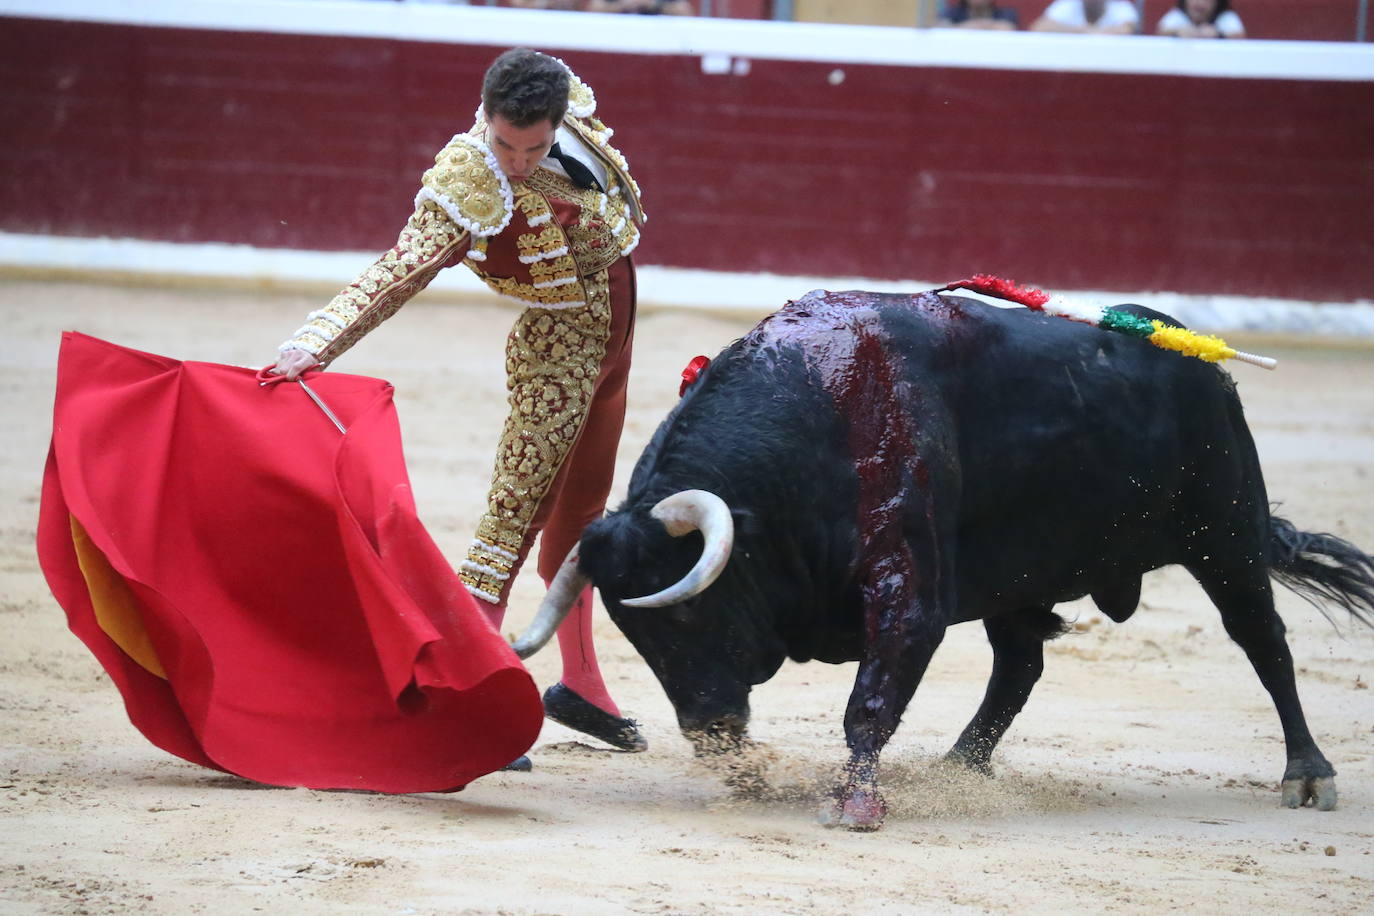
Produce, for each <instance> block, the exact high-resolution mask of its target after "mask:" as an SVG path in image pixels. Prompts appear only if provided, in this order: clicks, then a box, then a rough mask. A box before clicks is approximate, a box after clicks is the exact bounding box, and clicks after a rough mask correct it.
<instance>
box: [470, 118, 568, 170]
mask: <svg viewBox="0 0 1374 916" xmlns="http://www.w3.org/2000/svg"><path fill="white" fill-rule="evenodd" d="M557 130H558V125H557V124H555V123H553V122H552V121H538V122H536V123H534V124H531V125H530V126H529V127H516V126H515V125H514V124H512V123H511V122H510V121H507V120H506V119H505V118H504V117H502V116H501V115H499V114H496V115H492V116H491V118H490V120H488V122H487V145H488V146H490V147H491V151H492V152H493V153H495V154H496V162H497V164H498V165H500V166H501V171H503V172H505V173H506V177H507V178H509V179H510V180H511V181H524V180H525V179H526V178H529V177H530V175H531V174H532V173H533V172H534V170H535V169H536V168H538V167H539V160H541V159H543V158H544V157H545V156H547V155H548V154H549V147H550V146H553V141H554V133H555V131H557Z"/></svg>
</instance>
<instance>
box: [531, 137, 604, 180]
mask: <svg viewBox="0 0 1374 916" xmlns="http://www.w3.org/2000/svg"><path fill="white" fill-rule="evenodd" d="M554 140H556V141H557V143H558V148H559V150H561V151H562V153H563V155H565V156H572V157H573V158H574V159H576V160H577V161H578V162H580V163H582V164H583V165H585V166H586V167H587V168H589V169H591V170H592V174H593V175H595V176H596V180H597V181H598V182H600V183H601V187H602V189H603V190H604V189H606V188H609V187H610V184H608V183H607V181H606V178H607V176H606V166H605V164H604V163H602V161H601V157H599V156H597V155H596V154H594V153H593V152H592V151H591V150H589V149H587V144H585V143H583V142H582V138H581V137H579V136H578V135H577V134H575V133H574V132H572V131H571V130H568V128H566V127H564V126H563V125H562V124H560V125H558V131H557V132H556V133H555V134H554ZM539 165H540V167H542V168H546V169H548V170H549V171H550V172H557V173H558V174H560V175H562V176H563V177H564V178H570V177H571V176H570V175H568V170H567V169H565V168H563V163H561V162H559V161H558V160H557V159H555V158H553V157H552V156H545V157H544V158H543V159H541V160H539Z"/></svg>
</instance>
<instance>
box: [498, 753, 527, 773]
mask: <svg viewBox="0 0 1374 916" xmlns="http://www.w3.org/2000/svg"><path fill="white" fill-rule="evenodd" d="M532 769H534V764H532V763H530V758H528V757H526V756H525V755H524V754H521V755H520V756H519V757H516V758H515V759H514V760H512V761H511V762H510V763H508V764H506V765H505V766H503V767H501V771H502V772H503V773H528V772H529V771H530V770H532Z"/></svg>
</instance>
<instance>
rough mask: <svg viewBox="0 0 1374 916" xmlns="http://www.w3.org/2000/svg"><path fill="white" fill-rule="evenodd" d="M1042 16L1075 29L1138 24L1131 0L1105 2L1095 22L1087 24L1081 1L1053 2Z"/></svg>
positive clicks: (1058, 0)
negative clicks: (1105, 5) (1105, 6)
mask: <svg viewBox="0 0 1374 916" xmlns="http://www.w3.org/2000/svg"><path fill="white" fill-rule="evenodd" d="M1044 16H1045V18H1046V19H1050V20H1053V21H1054V22H1057V23H1059V24H1060V25H1066V26H1072V27H1073V28H1077V29H1081V28H1085V27H1087V26H1089V25H1091V26H1093V27H1094V28H1111V27H1112V26H1118V25H1136V24H1138V23H1139V22H1140V16H1139V15H1138V14H1137V13H1136V10H1135V4H1134V3H1132V2H1131V0H1107V8H1106V9H1104V10H1103V11H1102V15H1101V16H1099V17H1098V18H1097V21H1096V22H1088V17H1087V16H1086V15H1085V14H1084V12H1083V0H1054V2H1053V3H1051V4H1050V5H1049V8H1048V9H1047V10H1045V13H1044Z"/></svg>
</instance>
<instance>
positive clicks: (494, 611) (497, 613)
mask: <svg viewBox="0 0 1374 916" xmlns="http://www.w3.org/2000/svg"><path fill="white" fill-rule="evenodd" d="M472 600H473V601H476V602H477V606H478V607H479V608H481V609H482V613H483V614H486V615H487V619H488V620H490V621H491V625H492V626H494V627H496V630H497V632H498V633H499V632H500V631H501V621H503V620H505V619H506V606H505V605H504V604H492V603H491V602H490V601H486V600H484V599H482V598H478V597H477V596H476V595H473V596H472Z"/></svg>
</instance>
